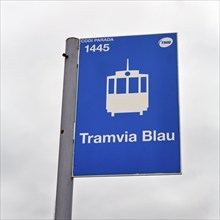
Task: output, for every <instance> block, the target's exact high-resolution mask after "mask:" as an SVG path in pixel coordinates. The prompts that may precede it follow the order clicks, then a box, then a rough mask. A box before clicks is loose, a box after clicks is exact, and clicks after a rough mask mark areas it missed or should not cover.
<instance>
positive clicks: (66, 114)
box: [55, 38, 79, 220]
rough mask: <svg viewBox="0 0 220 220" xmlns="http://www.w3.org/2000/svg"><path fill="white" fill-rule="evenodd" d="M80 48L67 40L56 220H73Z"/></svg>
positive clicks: (74, 39) (76, 41) (70, 39)
mask: <svg viewBox="0 0 220 220" xmlns="http://www.w3.org/2000/svg"><path fill="white" fill-rule="evenodd" d="M78 48H79V40H78V39H77V38H68V39H67V40H66V52H65V54H63V56H64V57H65V68H64V82H63V101H62V116H61V130H60V147H59V162H58V175H57V193H56V208H55V220H64V219H65V220H70V219H71V215H72V193H73V178H72V164H73V132H74V122H75V112H76V93H77V68H78V66H77V62H78Z"/></svg>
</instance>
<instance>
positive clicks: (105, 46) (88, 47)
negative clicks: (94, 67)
mask: <svg viewBox="0 0 220 220" xmlns="http://www.w3.org/2000/svg"><path fill="white" fill-rule="evenodd" d="M85 48H86V53H89V52H96V51H99V52H107V51H109V50H110V47H109V44H99V45H97V46H96V45H95V44H93V45H86V46H85Z"/></svg>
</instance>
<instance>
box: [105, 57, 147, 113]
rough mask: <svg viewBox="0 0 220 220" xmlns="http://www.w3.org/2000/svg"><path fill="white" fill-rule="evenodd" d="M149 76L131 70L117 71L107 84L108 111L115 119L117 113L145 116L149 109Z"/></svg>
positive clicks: (127, 66)
mask: <svg viewBox="0 0 220 220" xmlns="http://www.w3.org/2000/svg"><path fill="white" fill-rule="evenodd" d="M148 78H149V77H148V74H141V73H139V70H130V69H129V59H127V65H126V70H121V71H116V72H115V75H113V76H108V77H107V82H106V110H107V112H110V113H111V116H112V117H114V116H115V113H136V112H138V113H139V114H140V115H143V112H144V111H147V110H148V107H149V79H148Z"/></svg>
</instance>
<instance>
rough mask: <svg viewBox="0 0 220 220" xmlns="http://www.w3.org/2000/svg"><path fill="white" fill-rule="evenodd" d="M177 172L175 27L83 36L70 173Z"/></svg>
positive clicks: (178, 142) (177, 127) (79, 174)
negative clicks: (131, 33)
mask: <svg viewBox="0 0 220 220" xmlns="http://www.w3.org/2000/svg"><path fill="white" fill-rule="evenodd" d="M179 173H181V167H180V132H179V105H178V66H177V34H176V33H170V34H154V35H141V36H126V37H105V38H89V39H81V40H80V55H79V78H78V97H77V113H76V130H75V146H74V164H73V176H103V175H104V176H106V175H134V174H135V175H137V174H140V175H141V174H179Z"/></svg>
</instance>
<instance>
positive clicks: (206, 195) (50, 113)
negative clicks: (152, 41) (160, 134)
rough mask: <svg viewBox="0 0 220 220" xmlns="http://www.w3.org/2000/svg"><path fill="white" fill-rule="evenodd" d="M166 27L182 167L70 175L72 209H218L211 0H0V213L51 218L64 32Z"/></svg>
mask: <svg viewBox="0 0 220 220" xmlns="http://www.w3.org/2000/svg"><path fill="white" fill-rule="evenodd" d="M169 32H178V46H179V48H178V50H179V87H180V118H181V144H182V146H181V148H182V169H183V175H182V176H150V177H149V176H146V177H114V178H111V177H107V178H104V177H102V178H83V179H75V183H74V195H73V218H74V219H129V218H130V219H218V218H219V208H218V207H219V134H218V133H219V113H218V112H219V1H181V2H177V1H157V2H151V1H120V2H116V1H112V2H111V1H108V2H100V1H87V2H85V1H80V2H75V1H64V2H61V1H47V2H43V1H35V2H33V1H31V2H28V1H23V2H19V1H2V2H1V200H2V201H1V218H2V219H53V216H54V208H55V193H56V177H57V161H58V149H59V130H60V118H61V101H62V100H61V99H62V85H63V69H64V59H63V58H62V56H61V54H62V53H63V52H64V49H65V40H66V38H68V37H79V38H87V37H99V36H123V35H139V34H154V33H169Z"/></svg>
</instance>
